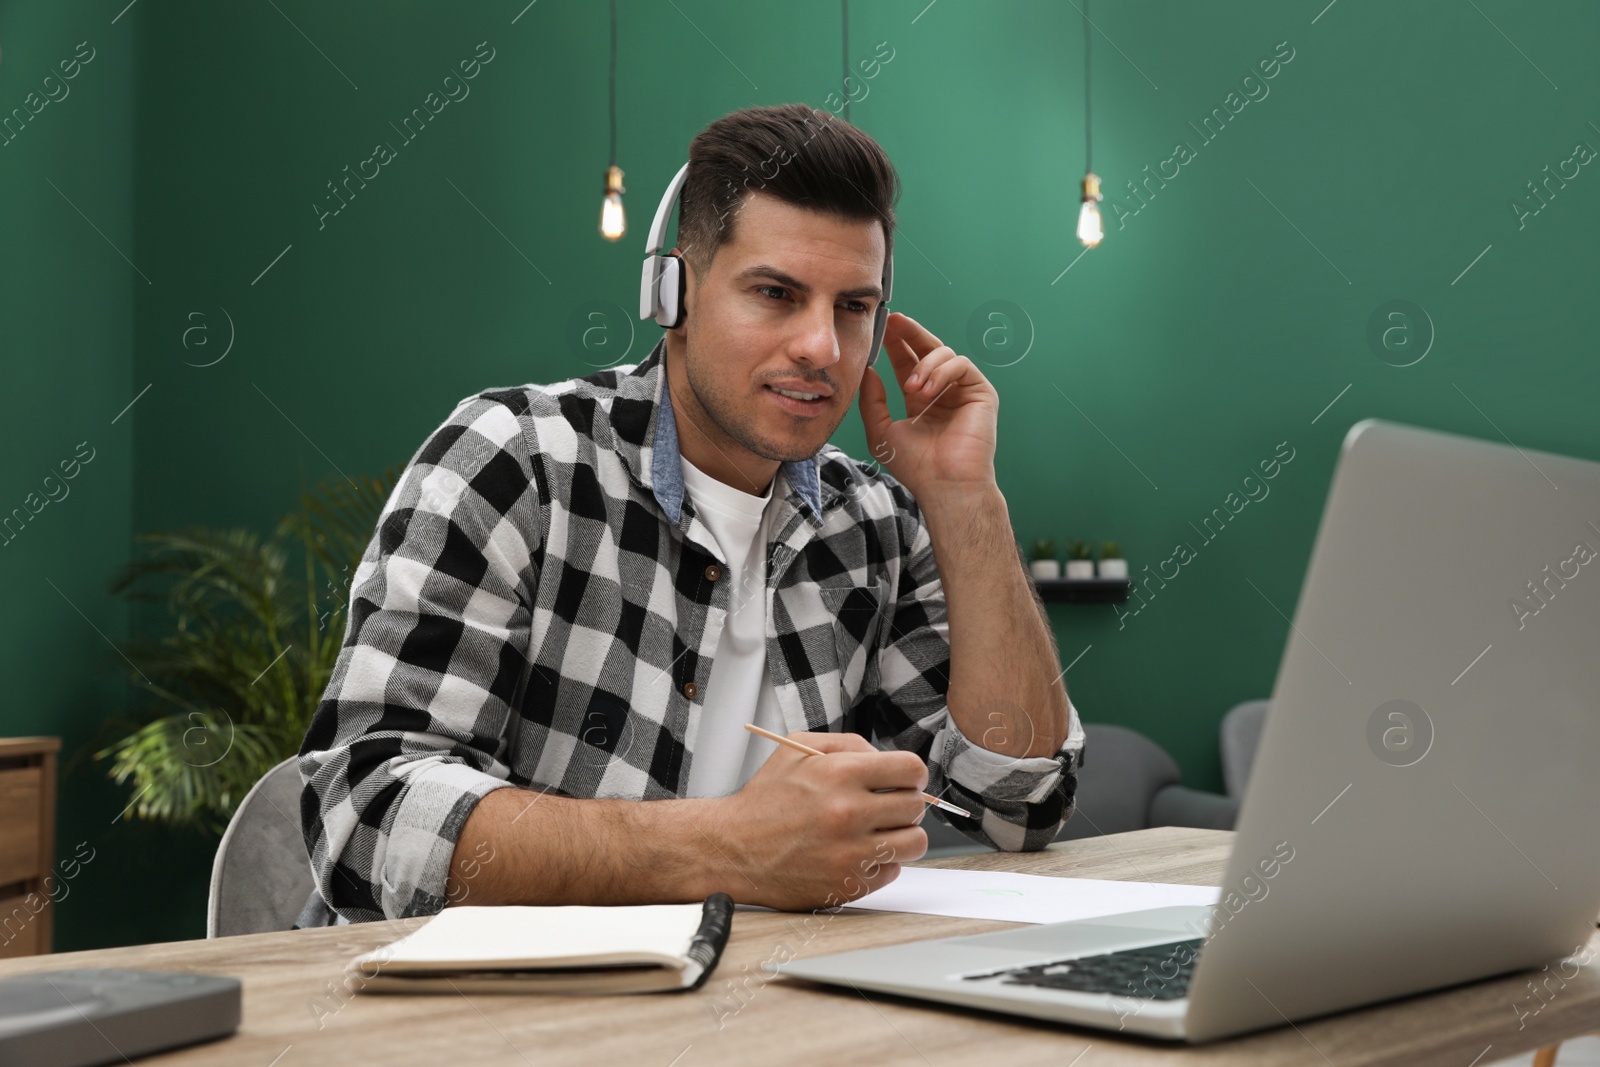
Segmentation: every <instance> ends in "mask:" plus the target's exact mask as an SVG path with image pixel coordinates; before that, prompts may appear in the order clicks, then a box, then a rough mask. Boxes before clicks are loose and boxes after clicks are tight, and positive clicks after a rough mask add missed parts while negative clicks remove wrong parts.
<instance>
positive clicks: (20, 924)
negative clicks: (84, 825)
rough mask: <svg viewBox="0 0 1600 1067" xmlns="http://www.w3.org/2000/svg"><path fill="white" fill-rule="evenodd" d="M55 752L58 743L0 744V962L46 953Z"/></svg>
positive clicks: (16, 740)
mask: <svg viewBox="0 0 1600 1067" xmlns="http://www.w3.org/2000/svg"><path fill="white" fill-rule="evenodd" d="M60 750H61V739H60V738H57V737H12V738H0V959H4V958H7V957H10V956H32V955H35V954H37V953H41V952H49V951H50V933H51V928H52V922H51V920H52V919H53V908H52V906H51V905H52V903H53V901H52V897H53V894H54V893H55V892H56V885H57V883H58V881H59V877H54V878H52V877H50V876H51V874H52V870H53V868H54V867H55V862H56V856H55V852H56V849H55V842H56V754H57V753H58V752H59V751H60ZM47 878H49V881H48V882H46V879H47Z"/></svg>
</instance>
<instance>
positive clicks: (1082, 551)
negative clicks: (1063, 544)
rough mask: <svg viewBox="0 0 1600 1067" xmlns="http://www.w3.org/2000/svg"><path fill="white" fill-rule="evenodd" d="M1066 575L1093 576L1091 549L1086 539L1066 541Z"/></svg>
mask: <svg viewBox="0 0 1600 1067" xmlns="http://www.w3.org/2000/svg"><path fill="white" fill-rule="evenodd" d="M1067 577H1068V578H1093V577H1094V558H1093V550H1092V549H1090V547H1089V544H1088V542H1086V541H1068V542H1067Z"/></svg>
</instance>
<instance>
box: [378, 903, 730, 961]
mask: <svg viewBox="0 0 1600 1067" xmlns="http://www.w3.org/2000/svg"><path fill="white" fill-rule="evenodd" d="M704 910H705V909H704V905H703V904H635V905H622V906H617V907H589V906H585V905H577V904H572V905H558V906H552V907H524V906H517V905H503V906H498V907H459V908H445V909H444V910H443V911H441V912H440V913H439V914H437V915H435V916H434V917H433V918H432V919H430V920H429V921H428V922H427V923H426V924H425V925H424V926H422V927H421V928H420V929H418V930H417V931H416V932H415V933H413V934H411V935H410V936H409V937H406V938H403V939H402V940H400V941H399V942H397V943H395V944H394V945H393V946H392V947H391V948H390V949H389V950H387V951H386V950H384V949H379V950H378V951H377V952H372V953H368V954H367V956H366V957H363V958H364V959H373V960H378V961H382V962H384V963H388V964H400V965H402V967H403V965H405V964H424V965H426V964H438V963H449V964H456V965H460V966H466V967H474V966H484V967H497V966H505V965H508V964H531V965H534V966H559V965H562V964H565V963H569V962H579V963H586V964H587V963H601V962H605V961H607V960H608V959H618V958H638V957H640V956H644V957H647V958H656V959H660V960H662V961H663V962H676V961H678V960H680V959H681V958H682V957H683V954H684V952H685V950H687V949H688V947H689V942H690V941H691V940H692V939H693V938H694V935H695V932H696V931H697V930H698V929H699V928H700V919H701V916H702V914H703V912H704Z"/></svg>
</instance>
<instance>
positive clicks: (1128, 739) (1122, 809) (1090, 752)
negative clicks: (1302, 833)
mask: <svg viewBox="0 0 1600 1067" xmlns="http://www.w3.org/2000/svg"><path fill="white" fill-rule="evenodd" d="M1083 732H1084V750H1083V751H1084V760H1083V767H1082V769H1081V770H1080V771H1079V773H1078V791H1077V794H1076V795H1075V797H1074V799H1075V801H1076V803H1077V810H1076V811H1075V812H1074V813H1073V815H1072V817H1071V818H1070V819H1068V820H1067V824H1066V825H1065V826H1063V827H1062V828H1061V832H1060V833H1058V834H1057V835H1056V840H1057V841H1075V840H1078V839H1080V838H1085V837H1099V836H1101V835H1102V834H1117V833H1122V832H1124V831H1127V830H1145V829H1148V828H1150V827H1152V826H1196V827H1200V828H1202V829H1208V830H1231V829H1233V822H1234V818H1235V817H1236V816H1237V815H1238V813H1239V804H1238V801H1237V800H1235V799H1233V798H1231V797H1225V796H1220V795H1218V794H1216V793H1205V792H1201V791H1200V790H1198V789H1190V788H1188V787H1187V786H1185V785H1182V784H1181V783H1180V779H1181V778H1182V774H1181V772H1180V771H1179V770H1178V765H1177V763H1175V762H1174V761H1173V759H1172V757H1171V756H1170V755H1168V754H1167V751H1166V749H1164V748H1162V747H1161V746H1160V745H1158V744H1156V743H1155V742H1154V741H1152V740H1150V739H1149V738H1148V737H1145V736H1144V735H1143V734H1141V733H1139V732H1137V731H1135V730H1130V729H1128V728H1127V727H1125V726H1113V725H1111V724H1109V723H1085V724H1084V727H1083ZM922 825H923V827H924V828H925V829H926V830H927V831H928V855H929V857H931V858H938V857H940V856H954V855H960V854H962V853H967V852H984V851H988V850H987V849H986V848H985V847H984V846H983V845H980V844H978V843H977V842H976V841H973V840H972V839H971V838H969V837H967V836H966V835H965V834H963V833H961V831H959V830H957V829H956V828H955V827H953V826H950V825H949V824H948V823H946V822H944V820H943V818H942V817H934V814H933V812H932V811H930V812H929V818H926V819H924V820H923V823H922Z"/></svg>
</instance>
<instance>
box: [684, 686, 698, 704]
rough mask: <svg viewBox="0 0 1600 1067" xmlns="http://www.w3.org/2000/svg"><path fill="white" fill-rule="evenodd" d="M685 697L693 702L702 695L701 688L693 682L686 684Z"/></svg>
mask: <svg viewBox="0 0 1600 1067" xmlns="http://www.w3.org/2000/svg"><path fill="white" fill-rule="evenodd" d="M683 695H684V696H686V697H688V698H689V699H690V700H693V699H694V698H695V697H697V696H699V695H700V687H699V686H698V685H695V684H694V683H693V682H684V683H683Z"/></svg>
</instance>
